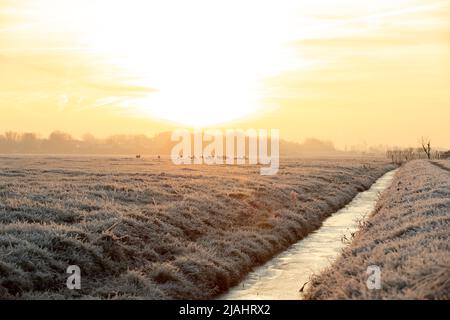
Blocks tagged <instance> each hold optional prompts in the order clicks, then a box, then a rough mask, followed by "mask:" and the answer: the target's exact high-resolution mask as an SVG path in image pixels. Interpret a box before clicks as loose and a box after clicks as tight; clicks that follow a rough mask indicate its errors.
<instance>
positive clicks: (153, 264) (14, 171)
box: [0, 157, 392, 299]
mask: <svg viewBox="0 0 450 320" xmlns="http://www.w3.org/2000/svg"><path fill="white" fill-rule="evenodd" d="M391 168H392V166H391V165H388V164H386V162H384V161H381V160H370V159H365V160H364V159H361V160H348V159H340V160H337V159H335V160H292V159H291V160H286V161H284V162H283V165H282V167H281V169H280V173H279V175H277V176H275V177H262V176H260V175H259V169H258V168H257V167H236V166H233V167H230V166H221V167H217V166H214V167H207V166H201V167H199V166H187V167H183V166H173V165H172V164H171V163H169V161H168V160H161V161H158V160H156V159H155V160H151V159H150V160H146V159H139V160H137V159H131V158H108V157H96V158H92V157H91V158H88V157H1V158H0V298H3V299H6V298H14V299H17V298H19V299H30V298H31V299H33V298H39V299H42V298H50V299H57V298H86V299H90V298H94V299H114V298H117V299H135V298H136V299H140V298H146V299H205V298H210V297H213V296H215V295H217V294H219V293H221V292H223V291H224V290H226V289H228V288H229V287H230V286H232V285H235V284H237V283H238V282H239V280H241V279H242V277H243V276H244V275H245V274H246V273H247V272H248V271H250V270H251V269H252V267H254V266H256V265H258V264H261V263H262V262H264V261H266V260H268V259H269V258H271V257H272V256H273V255H274V254H276V253H278V252H280V251H281V250H283V249H285V248H287V247H288V246H289V245H290V244H292V243H293V242H295V241H297V240H299V239H301V238H302V237H304V236H305V235H307V234H308V233H310V232H311V231H312V230H315V229H317V228H318V227H319V226H320V224H321V221H323V219H324V218H325V217H326V216H328V215H329V214H330V213H332V212H334V211H335V210H336V209H338V208H340V207H342V206H343V205H345V204H346V203H347V202H349V201H350V200H351V199H352V198H353V197H354V196H355V194H356V193H357V192H359V191H361V190H364V189H366V188H368V187H369V186H370V185H371V184H372V183H373V182H374V181H375V180H376V179H377V178H378V177H380V176H381V175H382V174H383V173H385V172H386V171H387V170H389V169H391ZM72 264H74V265H78V266H80V267H81V269H82V290H81V291H69V290H68V289H66V288H65V283H66V276H67V275H66V274H65V270H66V268H67V267H68V265H72Z"/></svg>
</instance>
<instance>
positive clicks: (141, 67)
mask: <svg viewBox="0 0 450 320" xmlns="http://www.w3.org/2000/svg"><path fill="white" fill-rule="evenodd" d="M111 3H112V2H111V1H105V0H89V1H88V0H78V1H76V0H34V1H26V0H0V132H1V131H7V130H14V131H20V132H25V131H27V132H39V133H41V134H48V133H49V132H51V131H53V130H56V129H58V130H63V131H67V132H70V133H72V134H74V135H76V136H81V135H82V134H84V133H86V132H91V133H93V134H95V135H98V136H105V135H109V134H113V133H129V134H133V133H145V134H149V135H151V134H154V133H156V132H158V131H163V130H168V129H172V128H178V127H184V126H193V125H197V126H209V125H217V124H218V125H220V126H224V127H237V126H238V127H243V128H247V127H253V128H279V129H280V130H281V135H282V137H283V138H285V139H289V140H294V141H301V140H303V139H305V138H307V137H316V138H320V139H327V140H332V141H334V142H335V143H336V145H337V146H339V147H343V146H345V145H354V144H363V143H367V144H387V145H405V146H415V145H416V144H417V143H418V141H419V139H420V137H421V136H428V137H430V138H431V140H432V141H433V142H434V144H435V145H439V146H442V147H450V130H448V123H449V119H450V20H449V19H448V17H449V16H450V1H439V0H436V1H434V0H428V1H423V0H421V1H412V0H403V1H402V0H399V1H387V0H386V1H380V0H377V1H364V2H362V1H356V0H346V1H331V0H321V1H288V0H281V1H280V0H277V1H275V0H273V1H272V0H270V1H256V0H254V1H253V0H252V1H245V2H243V1H236V0H231V1H206V0H194V1H189V2H187V1H180V0H168V1H139V0H127V1H125V0H119V1H115V2H114V5H112V4H111Z"/></svg>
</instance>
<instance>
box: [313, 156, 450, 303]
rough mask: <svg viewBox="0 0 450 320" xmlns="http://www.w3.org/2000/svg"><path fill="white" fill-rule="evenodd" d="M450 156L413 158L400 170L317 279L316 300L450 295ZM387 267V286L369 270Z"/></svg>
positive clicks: (414, 297)
mask: <svg viewBox="0 0 450 320" xmlns="http://www.w3.org/2000/svg"><path fill="white" fill-rule="evenodd" d="M449 163H450V161H448V160H447V161H446V160H441V161H436V162H428V161H423V160H422V161H420V160H417V161H412V162H410V163H408V164H406V165H405V166H404V167H402V168H401V170H400V171H399V172H398V173H397V175H396V177H395V180H394V182H393V184H392V186H391V187H390V188H389V189H388V190H387V191H386V192H385V193H384V195H383V196H382V198H381V200H380V202H379V204H378V206H377V209H376V210H375V212H374V213H373V215H372V216H371V218H370V219H369V220H368V222H367V223H366V224H365V227H364V228H363V229H362V230H361V231H360V232H359V233H358V234H357V235H356V238H355V240H354V241H353V243H352V244H351V246H350V247H349V248H348V249H346V250H345V251H344V253H343V256H342V257H341V258H339V259H338V260H337V261H336V263H335V264H334V265H333V266H332V267H331V268H330V269H329V270H327V271H325V272H324V273H323V274H321V275H319V276H317V277H315V278H314V280H313V283H312V288H311V289H310V291H309V293H308V298H310V299H449V298H450V246H449V243H450V241H449V240H450V173H449V168H450V164H449ZM369 265H378V266H380V267H381V271H382V274H381V280H382V288H381V290H368V289H367V287H366V278H367V275H366V269H367V267H368V266H369Z"/></svg>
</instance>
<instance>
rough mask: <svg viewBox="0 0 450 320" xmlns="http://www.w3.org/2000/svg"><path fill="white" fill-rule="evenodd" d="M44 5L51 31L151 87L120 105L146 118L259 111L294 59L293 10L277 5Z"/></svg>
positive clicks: (131, 1) (223, 118)
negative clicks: (270, 80)
mask: <svg viewBox="0 0 450 320" xmlns="http://www.w3.org/2000/svg"><path fill="white" fill-rule="evenodd" d="M43 1H45V2H46V3H47V5H42V2H43ZM40 3H41V5H40V8H45V9H46V10H43V9H42V10H41V11H40V13H41V15H42V16H43V17H41V20H43V21H47V22H46V27H47V28H57V29H58V30H59V32H60V33H61V34H63V35H66V36H67V35H71V36H74V43H77V45H79V46H81V47H82V48H83V50H84V52H85V53H86V52H88V54H91V55H92V56H95V57H96V59H101V62H102V63H105V62H106V63H109V64H110V65H111V66H114V70H120V74H117V73H116V74H111V77H112V78H114V77H118V78H120V80H121V81H122V80H123V79H127V81H129V82H132V83H133V84H136V85H139V86H141V87H142V86H143V87H148V88H152V89H153V90H152V91H151V93H148V94H146V95H144V96H140V97H130V98H129V99H122V100H121V101H122V107H123V108H125V109H129V110H130V111H133V112H138V113H139V114H140V115H143V116H151V117H157V118H162V119H166V120H171V121H175V122H178V123H182V124H187V125H192V126H207V125H212V124H217V123H222V122H227V121H231V120H233V119H236V118H239V117H242V116H245V115H248V114H251V113H255V112H257V111H259V110H261V109H263V108H264V107H265V98H266V96H267V88H264V86H263V80H264V79H265V78H267V77H270V76H271V75H274V74H277V73H279V72H281V71H282V70H283V69H285V68H291V67H292V63H293V61H294V59H292V58H293V54H292V53H291V52H290V49H289V48H288V47H287V46H285V43H286V42H287V41H288V40H289V39H288V38H286V35H289V34H290V33H292V32H289V31H290V30H292V28H291V26H290V25H289V23H288V21H289V19H287V17H288V16H289V15H290V12H289V6H286V5H285V6H278V5H277V2H276V1H269V2H267V3H260V1H245V2H242V1H235V0H231V1H206V0H194V1H181V0H168V1H140V0H118V1H103V0H89V1H88V0H80V1H72V0H58V1H55V0H40ZM280 8H281V9H280ZM52 23H53V24H54V25H53V26H52Z"/></svg>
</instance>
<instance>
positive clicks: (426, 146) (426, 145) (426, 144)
mask: <svg viewBox="0 0 450 320" xmlns="http://www.w3.org/2000/svg"><path fill="white" fill-rule="evenodd" d="M422 149H423V152H425V153H426V155H427V157H428V159H431V141H430V139H428V138H424V137H422Z"/></svg>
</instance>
